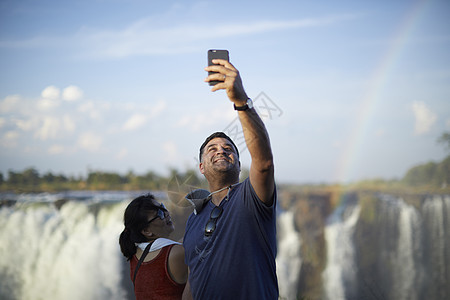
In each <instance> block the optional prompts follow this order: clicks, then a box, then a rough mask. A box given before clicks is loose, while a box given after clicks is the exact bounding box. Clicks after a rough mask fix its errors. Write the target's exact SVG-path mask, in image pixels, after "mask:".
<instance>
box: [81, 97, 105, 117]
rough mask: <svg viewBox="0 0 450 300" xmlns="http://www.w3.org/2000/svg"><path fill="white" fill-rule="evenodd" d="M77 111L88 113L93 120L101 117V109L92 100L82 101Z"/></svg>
mask: <svg viewBox="0 0 450 300" xmlns="http://www.w3.org/2000/svg"><path fill="white" fill-rule="evenodd" d="M78 111H79V112H81V113H83V114H87V115H89V117H90V118H91V119H93V120H100V119H102V109H101V108H99V107H98V105H96V104H95V103H94V102H92V101H88V102H83V104H81V105H80V106H79V107H78Z"/></svg>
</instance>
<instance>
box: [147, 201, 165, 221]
mask: <svg viewBox="0 0 450 300" xmlns="http://www.w3.org/2000/svg"><path fill="white" fill-rule="evenodd" d="M166 212H167V209H166V207H165V206H164V204H163V203H161V204H160V205H159V208H158V210H157V211H156V217H154V218H152V219H151V220H150V221H148V222H147V224H150V223H151V222H153V221H154V220H156V219H158V218H160V219H161V220H164V219H165V218H166Z"/></svg>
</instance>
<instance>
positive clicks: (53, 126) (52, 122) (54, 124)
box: [34, 117, 61, 141]
mask: <svg viewBox="0 0 450 300" xmlns="http://www.w3.org/2000/svg"><path fill="white" fill-rule="evenodd" d="M60 125H61V123H60V121H59V119H58V118H55V117H44V118H43V120H42V125H41V126H40V128H38V129H37V130H36V132H35V134H34V137H35V138H37V139H40V140H43V141H45V140H48V139H52V138H55V137H56V136H57V134H58V131H59V129H60Z"/></svg>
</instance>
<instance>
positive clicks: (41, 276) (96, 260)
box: [0, 201, 127, 300]
mask: <svg viewBox="0 0 450 300" xmlns="http://www.w3.org/2000/svg"><path fill="white" fill-rule="evenodd" d="M126 204H127V203H125V202H121V203H113V204H111V205H105V204H102V205H101V206H99V207H96V206H95V205H94V206H88V205H87V204H86V203H83V202H80V201H68V202H67V203H65V204H64V205H62V206H61V208H60V210H58V209H57V208H56V207H55V206H54V205H52V204H51V203H25V204H19V203H17V204H16V206H13V207H2V208H0V240H1V243H0V298H1V299H28V300H33V299H69V300H70V299H74V300H75V299H76V300H78V299H124V298H126V292H125V290H124V289H123V288H122V281H121V280H122V268H123V256H122V255H121V253H120V249H119V245H118V235H119V234H120V232H121V230H122V229H123V221H122V218H123V211H124V209H125V207H126Z"/></svg>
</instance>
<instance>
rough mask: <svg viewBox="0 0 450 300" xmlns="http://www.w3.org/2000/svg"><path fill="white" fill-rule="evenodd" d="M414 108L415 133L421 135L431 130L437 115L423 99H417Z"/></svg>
mask: <svg viewBox="0 0 450 300" xmlns="http://www.w3.org/2000/svg"><path fill="white" fill-rule="evenodd" d="M412 109H413V112H414V117H415V126H414V133H415V134H417V135H421V134H425V133H427V132H428V131H430V129H431V127H432V126H433V124H434V123H435V122H436V120H437V115H436V114H435V113H434V112H432V111H431V110H430V109H429V108H428V107H427V105H426V104H425V103H424V102H421V101H415V102H414V103H413V104H412Z"/></svg>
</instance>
